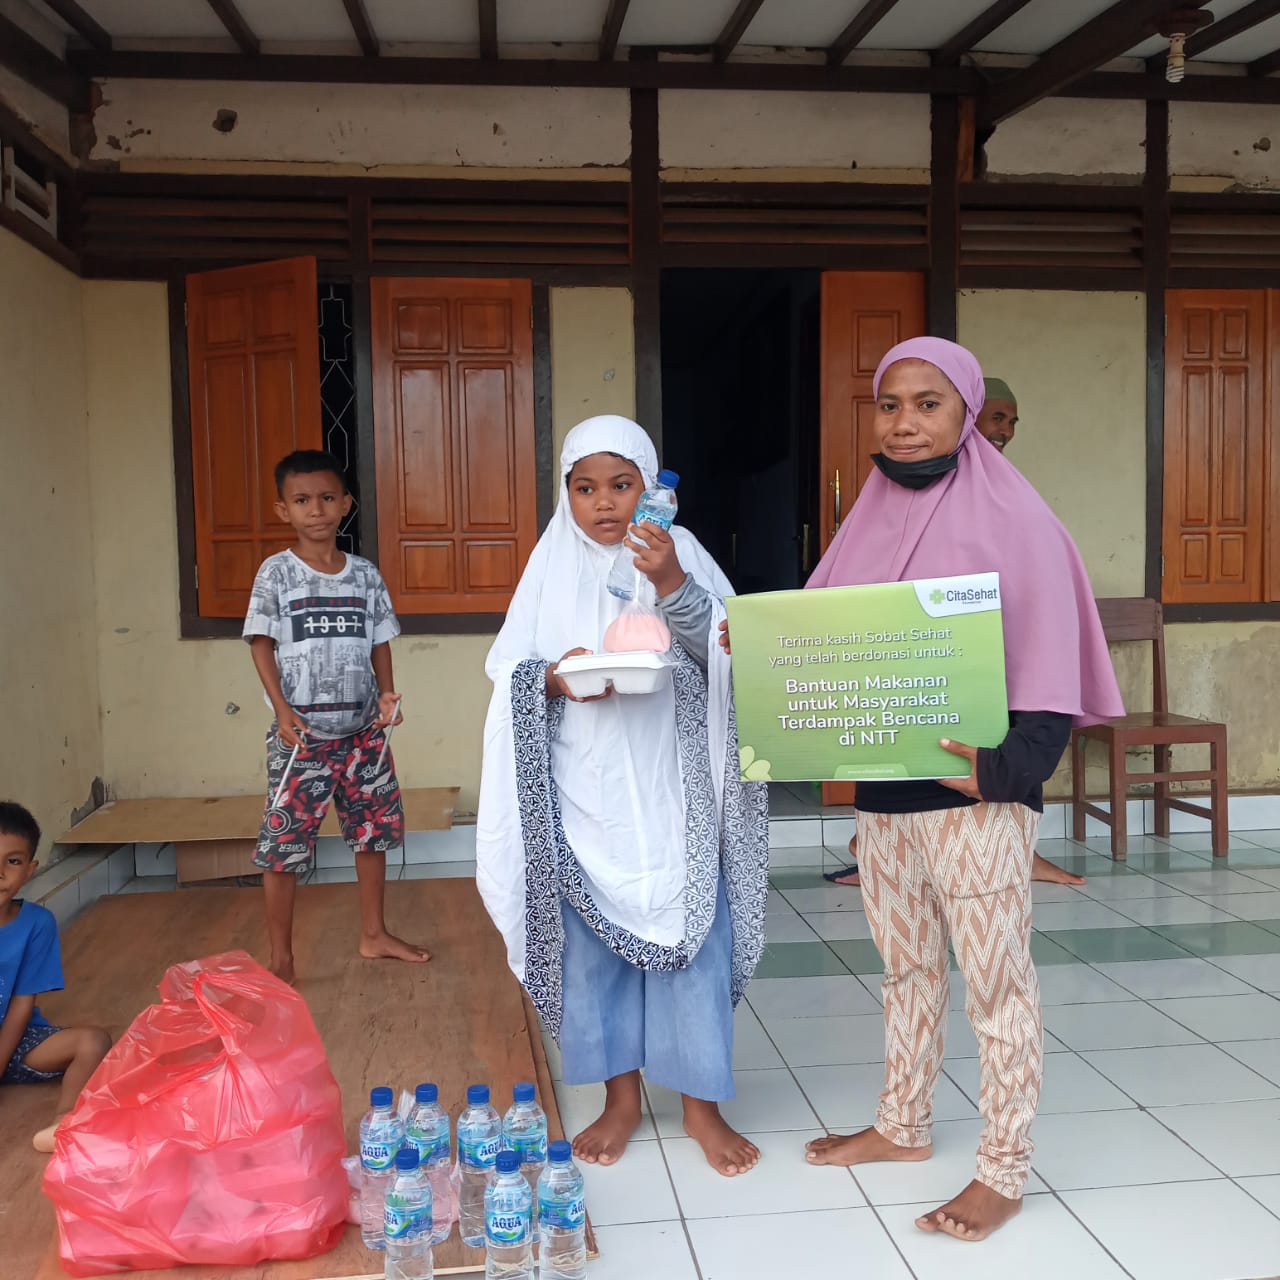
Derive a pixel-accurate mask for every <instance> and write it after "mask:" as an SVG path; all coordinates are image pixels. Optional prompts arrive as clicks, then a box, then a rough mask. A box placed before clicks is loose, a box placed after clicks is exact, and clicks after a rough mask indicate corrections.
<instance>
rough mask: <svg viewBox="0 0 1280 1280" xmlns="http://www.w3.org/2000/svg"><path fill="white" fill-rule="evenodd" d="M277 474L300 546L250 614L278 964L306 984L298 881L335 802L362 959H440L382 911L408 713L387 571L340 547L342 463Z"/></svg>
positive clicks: (324, 460) (266, 875)
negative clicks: (352, 874)
mask: <svg viewBox="0 0 1280 1280" xmlns="http://www.w3.org/2000/svg"><path fill="white" fill-rule="evenodd" d="M275 478H276V489H277V492H278V493H279V494H280V501H279V502H277V503H276V513H277V514H278V515H279V516H280V518H281V519H282V520H286V521H288V523H289V524H290V525H291V526H292V527H293V531H294V533H295V534H296V535H297V542H296V543H295V544H294V546H293V547H292V548H291V549H290V550H288V551H281V552H279V553H278V554H276V555H274V556H269V557H268V558H267V559H266V560H264V561H263V562H262V566H261V568H259V570H258V574H257V577H256V578H255V579H254V583H253V595H252V597H251V599H250V602H249V612H248V614H247V616H246V617H245V620H244V638H245V639H246V640H247V641H248V642H249V645H250V648H251V649H252V651H253V664H254V666H255V667H256V668H257V672H258V676H259V678H260V679H261V680H262V687H263V689H264V691H265V693H266V700H267V705H268V706H270V707H271V708H272V710H273V711H274V712H275V717H276V718H275V723H274V724H272V726H271V728H270V729H269V730H268V731H267V807H266V811H265V813H264V814H263V818H262V829H261V831H260V832H259V835H258V847H257V851H256V852H255V854H254V858H253V860H254V862H255V864H256V865H257V866H259V867H261V868H262V873H263V874H262V883H263V888H264V891H265V896H266V906H267V932H268V934H269V936H270V941H271V971H272V972H273V973H275V974H276V975H277V976H279V977H281V978H283V979H284V980H285V981H287V982H292V981H293V978H294V971H293V908H294V897H295V892H296V888H297V877H298V874H299V873H300V872H303V871H307V870H309V869H310V867H311V865H312V861H313V859H314V855H315V844H316V836H317V834H318V833H319V830H320V823H321V822H322V821H323V819H324V815H325V812H326V811H327V809H328V807H329V802H330V800H332V801H333V802H334V803H335V805H336V806H337V811H338V817H339V820H340V821H341V824H342V834H343V836H344V837H345V838H346V841H347V844H348V845H350V847H351V849H352V851H353V852H354V853H355V856H356V878H357V879H358V881H359V884H360V954H361V955H362V956H365V957H366V958H368V959H379V958H388V959H396V960H411V961H418V962H421V961H424V960H428V959H430V956H429V955H428V953H427V952H426V950H425V949H424V948H422V947H418V946H413V945H411V944H410V943H407V942H405V941H404V940H403V939H401V938H397V937H395V936H393V935H392V934H390V933H388V931H387V926H386V921H385V919H384V916H383V900H384V898H385V893H386V851H387V850H388V849H394V848H395V847H396V846H397V845H399V844H400V843H402V841H403V840H404V813H403V811H402V809H401V805H400V784H399V783H398V782H397V781H396V775H395V770H394V768H393V765H392V760H391V755H390V753H389V752H388V753H387V755H386V758H385V760H384V761H383V767H382V768H381V769H379V768H378V759H379V756H380V755H381V754H382V751H383V745H384V743H385V737H384V730H385V729H387V728H388V727H389V726H390V725H392V724H398V723H399V722H400V720H401V719H402V717H401V716H400V715H399V710H398V703H399V695H398V694H397V693H395V691H394V685H395V682H394V679H393V676H392V670H391V644H390V642H391V640H392V639H393V638H394V637H396V636H398V635H399V634H400V624H399V622H397V621H396V615H395V613H394V611H393V610H392V607H391V599H390V597H389V596H388V594H387V588H386V584H385V583H384V582H383V581H382V575H381V574H380V573H379V572H378V570H377V569H376V568H375V567H374V565H373V564H371V563H370V562H369V561H368V560H364V559H361V557H359V556H350V555H347V554H346V553H345V552H342V551H339V550H338V544H337V532H338V526H339V525H340V524H341V522H342V520H343V519H344V517H345V516H346V515H347V513H348V512H349V511H350V510H351V495H350V494H349V493H348V492H347V488H346V483H345V481H344V480H343V477H342V470H341V468H340V467H339V465H338V463H337V461H336V460H335V459H334V458H333V457H332V456H330V455H329V454H327V453H322V452H320V451H319V450H312V449H308V450H300V451H299V452H297V453H291V454H289V456H288V457H286V458H284V459H282V460H281V461H280V463H279V464H278V465H277V466H276V473H275ZM295 748H296V749H297V756H296V758H293V755H292V753H293V751H294V749H295ZM291 758H292V760H293V764H292V768H290V767H289V765H290V760H291ZM286 774H287V779H286ZM282 780H285V786H284V789H283V791H282V792H281V795H280V802H279V804H276V803H274V800H275V796H276V793H277V791H279V790H280V784H281V781H282Z"/></svg>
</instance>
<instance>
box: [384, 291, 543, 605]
mask: <svg viewBox="0 0 1280 1280" xmlns="http://www.w3.org/2000/svg"><path fill="white" fill-rule="evenodd" d="M370 284H371V288H372V305H373V315H372V335H373V387H374V409H373V418H374V441H375V452H376V455H377V495H378V559H379V562H380V567H381V570H382V575H383V577H384V578H385V579H386V582H387V587H388V589H389V590H390V592H391V599H392V602H393V603H394V604H395V607H396V609H397V611H398V612H401V613H405V614H414V613H417V614H432V613H502V612H504V611H505V610H506V608H507V605H508V604H509V603H510V602H511V595H512V593H513V592H514V591H515V588H516V583H517V582H519V580H520V574H521V571H522V570H523V569H524V566H525V561H526V560H527V559H528V557H529V553H530V552H531V551H532V550H533V546H534V543H535V542H536V541H537V487H536V479H535V459H534V428H533V324H532V305H533V289H532V285H531V284H530V282H529V281H527V280H457V279H439V280H416V279H375V280H373V281H371V282H370Z"/></svg>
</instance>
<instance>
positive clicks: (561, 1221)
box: [537, 1142, 587, 1280]
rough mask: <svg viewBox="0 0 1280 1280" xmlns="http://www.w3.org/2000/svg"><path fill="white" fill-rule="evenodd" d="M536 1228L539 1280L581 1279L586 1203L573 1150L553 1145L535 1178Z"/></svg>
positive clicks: (584, 1260) (584, 1268)
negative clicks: (538, 1235)
mask: <svg viewBox="0 0 1280 1280" xmlns="http://www.w3.org/2000/svg"><path fill="white" fill-rule="evenodd" d="M537 1206H538V1225H539V1229H540V1232H541V1240H542V1243H541V1246H540V1248H539V1252H538V1273H539V1275H540V1276H541V1278H542V1280H583V1277H584V1276H585V1275H586V1274H587V1202H586V1197H585V1194H584V1187H583V1182H582V1173H581V1171H580V1170H579V1169H578V1166H577V1165H576V1164H574V1163H573V1148H572V1147H571V1146H570V1145H569V1144H568V1143H567V1142H553V1143H552V1144H551V1146H550V1147H549V1148H548V1149H547V1167H546V1168H545V1169H544V1170H543V1171H542V1177H540V1178H539V1179H538V1199H537Z"/></svg>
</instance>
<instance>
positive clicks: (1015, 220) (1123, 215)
mask: <svg viewBox="0 0 1280 1280" xmlns="http://www.w3.org/2000/svg"><path fill="white" fill-rule="evenodd" d="M960 265H961V267H962V268H965V267H1023V268H1026V267H1041V268H1043V267H1050V268H1052V267H1057V268H1089V269H1095V270H1096V269H1099V268H1101V269H1106V270H1132V269H1134V268H1138V267H1141V265H1142V215H1141V213H1140V211H1139V210H1137V209H1134V210H1125V209H1088V210H1067V211H1053V210H1015V209H965V210H963V211H962V212H961V215H960Z"/></svg>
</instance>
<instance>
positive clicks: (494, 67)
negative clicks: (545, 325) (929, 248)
mask: <svg viewBox="0 0 1280 1280" xmlns="http://www.w3.org/2000/svg"><path fill="white" fill-rule="evenodd" d="M3 32H4V28H3V25H2V20H0V63H2V64H4V65H10V64H9V63H4V57H5V54H6V53H7V52H8V51H9V49H8V46H7V45H6V41H5V39H4V34H3ZM41 48H42V49H43V46H41ZM45 52H46V53H47V52H48V51H47V50H45ZM49 57H50V58H52V55H51V54H50V55H49ZM67 61H68V64H69V65H70V68H71V70H72V71H73V72H76V73H78V74H79V75H81V76H85V77H89V78H92V79H100V80H106V79H120V80H256V81H265V82H272V81H275V82H280V83H290V84H334V85H337V84H447V85H507V86H515V87H521V88H528V87H546V88H587V89H633V88H639V89H645V88H649V89H697V90H706V91H711V92H714V91H715V90H718V89H737V90H749V91H753V92H762V93H768V92H774V91H783V92H791V93H805V92H824V93H906V94H925V93H952V94H959V95H962V96H963V95H976V94H979V93H981V92H982V90H983V89H984V88H985V87H986V86H987V83H988V79H987V77H988V76H989V75H990V74H991V71H990V69H988V70H987V71H986V72H979V71H977V70H975V69H973V68H969V67H892V66H861V65H859V66H849V67H828V66H813V65H802V64H788V63H762V62H727V63H723V64H721V65H719V66H717V65H715V64H714V63H711V62H693V61H687V62H686V61H681V62H653V63H638V62H632V61H626V62H597V61H595V60H594V59H590V60H588V59H563V60H553V59H524V58H506V59H502V60H500V61H497V62H482V61H481V60H480V59H479V58H417V57H396V58H353V57H350V56H347V55H341V54H276V53H263V54H259V55H257V57H246V56H244V55H243V54H238V53H182V52H173V53H154V52H151V51H149V50H134V49H114V50H112V51H111V52H110V53H101V52H98V51H97V50H94V49H79V50H74V51H70V52H69V53H68V58H67ZM53 62H54V64H55V66H57V67H58V68H61V69H62V70H63V71H65V67H63V66H62V64H60V63H58V60H57V59H56V58H53ZM1271 69H1272V70H1280V64H1278V65H1275V66H1273V67H1272V68H1271ZM1019 74H1021V73H1020V72H1014V75H1019ZM1000 83H1002V82H1000V81H998V82H997V85H996V87H999V84H1000ZM1058 94H1059V95H1060V96H1063V97H1071V98H1110V99H1124V100H1137V101H1142V100H1143V99H1157V100H1158V99H1162V98H1168V99H1175V100H1179V101H1184V102H1247V103H1261V104H1268V103H1277V104H1280V79H1270V78H1268V77H1267V76H1266V75H1265V74H1260V75H1256V76H1240V75H1225V76H1219V75H1196V76H1188V77H1187V78H1186V79H1185V80H1184V81H1183V82H1182V83H1181V84H1177V85H1172V84H1169V83H1168V81H1166V80H1165V79H1164V78H1163V77H1155V76H1149V75H1147V74H1146V73H1145V72H1132V71H1095V72H1092V73H1090V74H1087V75H1084V76H1082V77H1080V78H1079V79H1077V80H1074V81H1072V82H1071V83H1070V84H1067V85H1064V86H1063V87H1062V88H1061V89H1059V90H1058Z"/></svg>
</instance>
